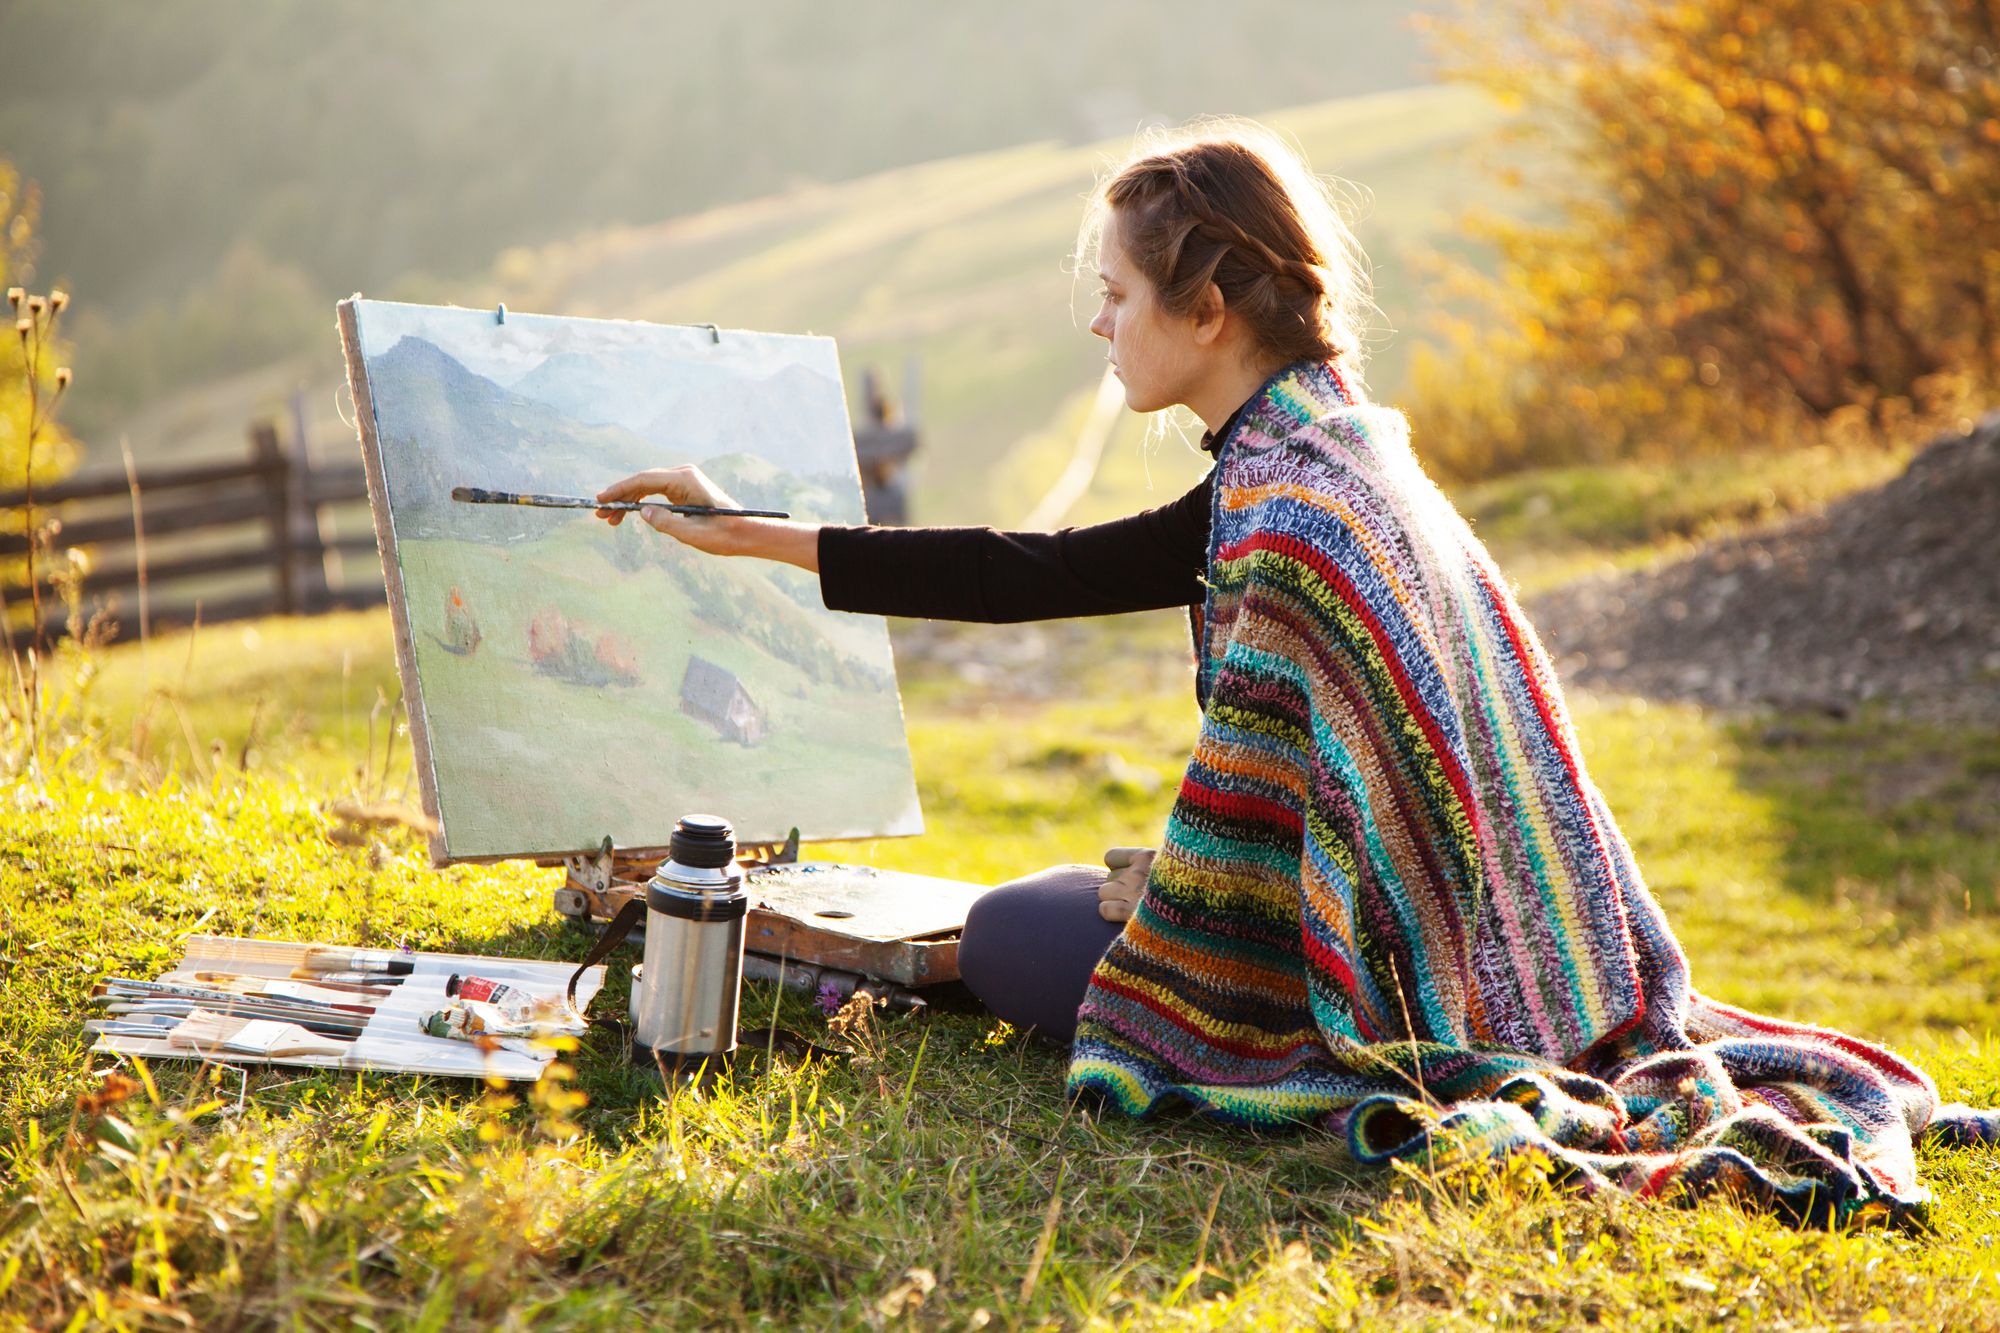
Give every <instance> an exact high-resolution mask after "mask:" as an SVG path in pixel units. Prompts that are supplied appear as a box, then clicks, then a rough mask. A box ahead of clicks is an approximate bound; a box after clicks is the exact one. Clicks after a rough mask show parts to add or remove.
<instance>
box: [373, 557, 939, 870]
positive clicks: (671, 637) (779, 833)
mask: <svg viewBox="0 0 2000 1333" xmlns="http://www.w3.org/2000/svg"><path fill="white" fill-rule="evenodd" d="M583 523H590V524H594V523H595V520H590V519H584V520H574V521H573V523H572V526H574V525H576V524H583ZM595 535H596V534H593V536H595ZM602 541H603V544H604V545H603V546H599V545H595V544H593V545H591V546H588V547H586V548H585V554H584V555H583V556H582V558H581V559H579V558H577V552H578V545H579V543H578V541H577V539H576V538H575V536H574V535H573V534H570V535H562V534H552V535H551V536H549V537H545V538H542V539H538V540H535V541H523V542H515V543H511V544H508V545H504V546H496V545H491V544H487V543H479V542H466V541H459V540H448V539H423V540H418V539H411V540H405V541H403V542H400V543H399V544H398V549H397V555H398V558H399V559H400V561H401V562H402V566H403V576H404V579H405V584H406V586H407V587H410V588H413V589H421V590H425V591H427V592H433V593H436V592H440V591H441V590H445V589H452V590H455V591H458V592H459V593H460V594H461V595H462V597H463V598H464V601H465V604H466V605H468V606H470V607H472V608H475V609H476V610H477V611H478V613H479V614H480V615H481V617H482V619H481V621H480V627H481V631H482V634H483V636H484V637H483V638H482V640H481V642H480V643H479V646H478V648H477V649H476V650H475V651H473V652H471V653H464V654H461V653H455V652H453V651H452V650H451V648H450V647H449V646H447V643H446V641H445V639H444V638H443V637H442V635H443V633H444V600H443V597H442V596H438V597H434V598H432V599H431V600H432V601H434V602H435V605H430V606H425V607H418V608H416V609H415V610H414V611H413V613H412V614H413V616H414V617H416V618H417V622H418V624H419V625H420V626H422V628H421V629H419V630H418V631H417V632H416V633H415V634H414V636H413V637H414V645H413V646H414V649H415V655H416V660H417V666H418V670H419V672H420V673H421V675H422V677H423V679H424V681H425V682H426V685H425V701H426V705H427V712H426V717H427V718H428V719H429V723H430V727H431V729H432V734H433V736H434V737H436V738H437V739H436V742H435V744H434V745H433V746H432V756H433V766H434V769H435V771H436V774H437V782H438V789H439V791H440V792H441V793H443V794H444V795H445V797H446V800H445V805H444V810H443V814H444V819H445V835H446V839H447V842H448V845H449V847H450V849H451V851H452V854H453V855H457V856H489V855H495V854H501V853H507V852H513V853H520V852H532V851H542V852H561V851H563V850H565V849H569V850H574V849H576V848H580V847H588V846H594V845H596V843H597V842H598V840H599V839H600V838H602V837H604V836H606V835H609V836H611V837H612V838H613V840H614V842H615V843H616V844H617V845H619V846H623V847H642V846H664V845H665V842H666V834H667V833H668V832H670V831H671V830H672V828H673V820H674V817H675V814H676V813H677V812H676V810H675V807H676V806H677V805H681V804H687V803H689V802H690V801H693V803H694V804H697V805H703V806H704V808H710V809H715V810H720V811H742V812H745V813H744V814H743V815H742V816H739V820H738V822H739V823H740V824H742V825H743V826H744V829H743V832H744V836H745V837H746V838H749V839H756V840H765V841H769V840H780V841H782V840H783V838H784V836H785V832H786V830H787V829H788V828H789V827H790V824H791V823H803V824H804V825H805V826H807V827H812V826H814V825H815V824H817V825H819V826H821V827H826V828H834V829H841V830H847V831H852V830H859V829H869V828H878V827H884V826H894V825H895V824H896V823H897V822H899V819H900V817H901V816H904V815H905V814H906V813H907V811H908V806H909V804H910V802H911V799H912V793H911V791H910V783H909V777H908V772H907V769H908V760H907V752H906V750H905V749H904V746H903V744H902V737H901V734H900V730H899V728H900V723H901V714H900V711H899V709H898V708H897V704H896V700H895V697H894V696H893V695H892V694H890V693H887V692H885V691H883V690H880V689H874V690H871V689H867V688H861V687H858V683H857V684H843V683H842V682H841V681H839V680H819V679H815V678H814V677H813V676H812V675H811V674H810V673H808V672H807V671H806V670H805V669H804V668H802V667H801V666H800V665H799V664H797V663H796V662H792V661H787V660H785V659H784V658H782V657H780V656H778V655H777V654H776V653H775V652H773V651H772V647H771V646H770V645H766V644H762V643H759V642H757V641H755V639H754V638H753V637H752V636H751V635H750V634H747V633H745V632H743V628H744V622H746V621H748V620H750V619H753V618H754V619H755V620H756V621H757V625H758V626H759V627H761V628H763V629H765V630H766V631H775V630H776V629H777V628H780V627H781V622H780V621H779V617H785V618H787V619H786V620H785V621H784V622H782V623H783V624H786V625H789V627H790V628H791V630H792V631H793V638H792V639H791V640H789V641H788V642H790V643H793V644H795V645H804V646H811V645H812V642H813V641H814V639H813V636H817V635H818V634H819V633H820V631H821V628H822V626H823V625H834V624H835V622H841V621H844V622H845V623H844V624H839V625H838V626H837V627H836V628H837V631H838V632H840V633H842V634H844V635H846V636H848V637H849V638H850V639H854V638H855V636H856V635H857V634H859V635H860V636H861V637H863V638H865V637H867V631H868V628H869V627H868V626H867V625H866V623H865V622H860V621H857V620H856V619H855V618H853V617H839V616H835V615H832V614H831V613H828V612H826V611H824V610H815V611H811V612H809V611H807V610H806V609H805V608H803V607H800V606H799V605H798V604H797V603H795V602H792V601H790V599H788V598H785V597H784V596H783V594H780V593H776V592H774V591H771V585H770V584H769V583H767V582H766V581H765V580H764V578H762V577H761V575H760V574H759V572H758V571H756V570H755V569H752V568H747V567H734V568H732V567H718V568H714V569H710V568H709V566H713V565H717V564H718V562H716V561H715V560H714V558H713V557H707V556H702V555H699V554H697V553H693V552H681V551H676V550H674V549H672V547H671V543H670V541H669V539H667V538H664V537H661V536H659V535H658V534H656V533H654V532H652V531H651V530H649V529H644V528H642V527H638V526H636V525H635V526H634V527H632V528H629V529H622V530H619V531H617V532H615V533H614V532H612V531H610V530H605V531H604V532H603V533H602ZM607 546H608V547H610V548H612V549H614V550H615V551H617V552H619V553H626V554H627V555H628V558H629V559H631V560H633V561H639V560H644V559H646V558H647V557H648V556H649V555H650V556H653V557H655V558H657V559H668V560H671V561H673V562H675V563H676V565H678V566H683V567H685V566H690V565H696V566H700V567H701V570H702V572H703V573H704V575H705V576H706V577H708V578H710V579H728V580H730V582H728V583H727V584H723V585H717V586H718V587H720V588H721V589H722V595H736V596H757V595H759V593H760V592H761V595H762V598H763V600H762V601H761V603H759V604H758V605H759V608H760V609H759V610H758V611H756V612H754V613H745V614H743V615H740V616H739V615H735V614H732V615H730V616H729V617H728V619H729V620H730V621H731V624H729V625H728V626H718V625H715V624H713V623H712V622H710V621H708V620H704V619H703V618H702V617H701V615H700V614H699V612H698V609H697V608H698V607H699V606H701V605H703V604H704V603H706V604H709V605H713V604H715V601H716V597H715V596H713V595H712V596H710V597H707V598H698V597H696V596H695V595H693V593H692V592H691V591H690V589H689V588H688V586H687V585H686V584H684V583H683V582H682V581H681V580H679V579H677V578H676V577H674V575H672V574H671V573H669V572H668V569H667V568H663V567H661V566H660V565H658V564H646V565H642V566H641V567H638V568H621V567H619V566H618V565H617V564H614V563H613V562H612V560H611V559H610V558H607V556H606V554H605V547H607ZM524 588H532V589H535V590H536V593H535V597H536V598H537V599H539V600H534V601H531V602H529V603H527V604H525V605H524V604H523V602H522V594H521V590H522V589H524ZM635 608H643V612H642V615H641V618H639V619H635V618H634V615H635ZM538 623H541V624H542V625H543V628H542V630H541V634H542V637H543V639H544V640H549V639H551V638H552V637H553V635H554V634H555V633H560V634H562V635H565V636H571V637H570V642H571V643H573V644H574V645H577V647H576V652H577V653H578V654H579V655H580V656H581V658H582V659H583V660H582V662H581V666H582V667H583V668H584V669H585V670H586V673H587V674H584V675H579V674H577V673H576V672H575V671H568V672H565V671H564V670H558V669H548V670H545V669H541V668H540V667H538V666H537V662H536V659H535V652H536V645H535V643H534V642H533V640H534V639H535V636H536V633H537V629H536V626H537V624H538ZM550 626H557V627H559V628H557V629H555V630H553V631H552V630H551V629H550V628H549V627H550ZM880 633H881V631H880V629H879V627H878V628H876V629H875V630H874V631H873V634H874V636H875V642H874V644H873V645H872V650H869V649H867V648H864V647H863V645H862V644H861V643H860V642H859V640H858V639H855V641H853V642H851V643H849V644H847V645H841V646H840V647H838V648H836V647H833V646H829V647H828V648H827V650H826V656H827V657H828V658H829V660H837V661H838V662H839V663H840V664H842V665H845V666H847V667H848V668H849V669H850V670H854V671H858V672H866V673H869V674H871V675H880V676H882V677H884V678H886V677H887V675H888V673H889V672H890V670H891V665H890V661H889V656H888V646H887V644H886V643H885V642H883V641H882V640H881V638H880ZM601 644H608V645H609V646H608V647H607V648H605V649H604V650H603V651H604V652H608V654H609V656H610V659H611V661H612V662H613V664H614V665H616V666H618V667H620V668H624V669H623V670H620V671H618V672H617V673H616V674H615V678H614V679H608V680H602V681H600V680H598V679H597V675H598V674H599V673H600V672H601V671H602V670H603V666H602V663H600V662H599V661H598V660H597V659H598V655H599V645H601ZM542 649H543V652H544V655H545V658H547V656H548V653H549V645H548V643H546V642H544V643H543V644H542ZM792 651H794V652H796V651H797V648H796V647H794V648H793V649H792ZM850 653H851V654H852V656H850ZM697 657H698V658H700V659H701V660H702V661H703V662H706V663H708V664H709V665H710V666H712V667H715V668H719V669H720V670H722V671H726V672H728V673H730V674H731V676H733V677H734V679H735V680H737V681H740V682H741V683H742V686H743V688H744V690H745V691H746V693H747V696H748V698H749V699H750V700H751V703H752V705H753V706H754V707H755V708H756V709H757V710H758V712H759V715H760V716H761V717H762V719H763V724H764V725H763V728H762V731H761V734H760V735H759V736H758V737H757V738H756V740H755V743H754V744H739V743H738V740H737V738H735V737H726V736H724V735H722V734H720V733H719V732H718V730H717V728H715V727H714V726H712V725H710V724H709V723H707V722H705V721H703V720H701V719H700V718H698V717H696V716H693V715H691V714H690V713H689V712H688V711H687V710H686V709H684V708H683V706H682V699H683V683H684V679H685V678H686V676H687V673H688V671H689V665H690V663H691V661H693V660H694V659H695V658H697ZM553 737H560V738H561V741H560V745H561V749H560V751H558V750H556V749H553V748H551V747H552V745H554V744H556V742H555V741H553V740H552V738H553ZM555 765H560V766H561V768H562V771H564V772H565V773H566V774H568V775H569V778H570V781H567V782H565V783H564V784H563V785H562V786H561V788H560V789H559V790H556V791H553V792H550V791H548V790H547V784H546V783H545V782H544V781H543V775H545V774H546V773H547V772H549V771H550V769H551V767H552V766H555ZM836 767H838V768H840V769H841V770H843V771H844V772H846V773H848V774H849V775H851V777H852V778H853V781H851V782H843V783H840V784H824V783H821V782H819V781H817V778H818V776H819V775H820V774H823V773H826V772H828V771H830V770H831V769H834V768H836ZM697 791H698V792H699V793H700V796H699V798H698V799H697V798H696V797H695V796H694V793H695V792H697ZM777 791H789V792H796V793H800V798H799V801H798V804H797V806H796V807H794V808H792V809H790V810H788V811H786V812H782V813H781V812H778V811H776V810H775V809H774V802H773V801H772V799H771V797H772V793H773V792H777ZM530 792H532V793H534V795H532V796H529V795H528V793H530ZM676 792H679V793H684V794H683V795H680V796H677V795H676V794H675V793H676ZM524 809H527V810H532V811H533V812H534V817H533V820H532V821H531V822H532V826H533V828H532V832H531V831H530V830H529V829H528V828H526V827H524V820H523V817H522V813H521V812H522V811H523V810H524ZM749 812H756V813H757V815H758V816H759V817H761V818H762V819H764V820H765V821H766V824H765V825H762V826H759V825H756V824H754V823H753V821H752V820H751V818H750V817H749ZM771 820H785V821H789V822H784V823H779V824H776V825H772V824H770V823H769V821H771ZM524 837H525V838H529V839H531V840H528V841H524V840H523V839H524Z"/></svg>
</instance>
